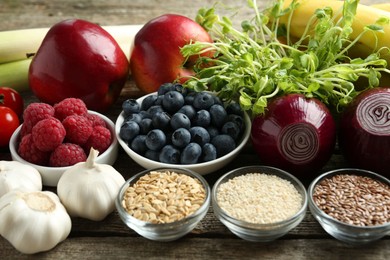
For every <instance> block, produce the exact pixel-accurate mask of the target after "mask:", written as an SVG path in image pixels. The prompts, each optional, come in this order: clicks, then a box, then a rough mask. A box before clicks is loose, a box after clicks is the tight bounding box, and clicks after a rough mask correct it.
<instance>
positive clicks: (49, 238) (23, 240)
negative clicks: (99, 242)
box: [0, 190, 72, 254]
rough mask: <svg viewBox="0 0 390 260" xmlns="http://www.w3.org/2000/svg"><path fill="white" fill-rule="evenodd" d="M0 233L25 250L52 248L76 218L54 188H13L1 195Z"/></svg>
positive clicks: (21, 249) (18, 247)
mask: <svg viewBox="0 0 390 260" xmlns="http://www.w3.org/2000/svg"><path fill="white" fill-rule="evenodd" d="M0 219H1V221H0V234H1V235H2V236H3V237H4V238H5V239H7V240H8V241H9V242H10V243H11V244H12V245H13V246H14V247H15V248H16V249H17V250H19V251H20V252H22V253H25V254H34V253H38V252H43V251H48V250H50V249H52V248H54V247H55V246H56V245H57V244H58V243H60V242H61V241H63V240H64V239H65V238H67V237H68V235H69V233H70V230H71V226H72V222H71V219H70V216H69V215H68V213H67V212H66V209H65V208H64V206H63V205H62V204H61V203H60V200H59V198H58V196H57V195H56V194H55V193H53V192H50V191H32V192H23V191H20V190H12V191H10V192H8V193H7V194H5V195H4V196H3V197H1V198H0Z"/></svg>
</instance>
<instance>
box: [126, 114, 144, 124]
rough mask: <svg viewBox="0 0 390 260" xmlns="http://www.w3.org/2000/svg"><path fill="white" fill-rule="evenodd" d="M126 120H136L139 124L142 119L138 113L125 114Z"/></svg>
mask: <svg viewBox="0 0 390 260" xmlns="http://www.w3.org/2000/svg"><path fill="white" fill-rule="evenodd" d="M125 120H126V121H134V122H136V123H137V124H139V123H140V122H141V120H142V116H141V115H140V114H138V113H137V114H135V113H133V114H129V115H128V116H126V118H125Z"/></svg>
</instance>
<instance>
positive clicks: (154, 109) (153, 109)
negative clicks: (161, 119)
mask: <svg viewBox="0 0 390 260" xmlns="http://www.w3.org/2000/svg"><path fill="white" fill-rule="evenodd" d="M146 112H147V113H148V114H149V115H150V116H151V117H153V116H154V114H156V113H157V112H164V109H163V108H162V106H160V105H154V106H151V107H149V108H148V110H146Z"/></svg>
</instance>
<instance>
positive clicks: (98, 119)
mask: <svg viewBox="0 0 390 260" xmlns="http://www.w3.org/2000/svg"><path fill="white" fill-rule="evenodd" d="M84 116H85V117H86V118H88V119H89V121H91V123H92V126H93V127H95V126H98V125H100V126H104V127H107V125H106V122H105V121H104V120H103V118H101V117H100V116H98V115H95V114H86V115H84Z"/></svg>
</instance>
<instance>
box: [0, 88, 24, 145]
mask: <svg viewBox="0 0 390 260" xmlns="http://www.w3.org/2000/svg"><path fill="white" fill-rule="evenodd" d="M23 109H24V102H23V99H22V97H21V96H20V94H19V93H18V92H17V91H16V90H14V89H12V88H9V87H0V125H1V128H0V149H2V148H4V147H8V143H9V140H10V139H11V136H12V134H13V132H14V131H15V130H16V129H17V128H18V127H19V124H20V118H21V116H22V113H23Z"/></svg>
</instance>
